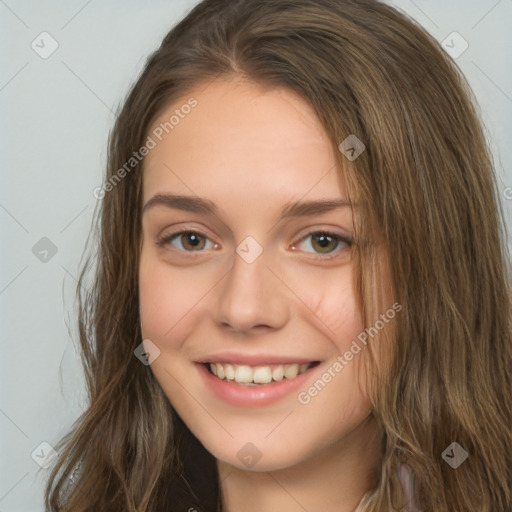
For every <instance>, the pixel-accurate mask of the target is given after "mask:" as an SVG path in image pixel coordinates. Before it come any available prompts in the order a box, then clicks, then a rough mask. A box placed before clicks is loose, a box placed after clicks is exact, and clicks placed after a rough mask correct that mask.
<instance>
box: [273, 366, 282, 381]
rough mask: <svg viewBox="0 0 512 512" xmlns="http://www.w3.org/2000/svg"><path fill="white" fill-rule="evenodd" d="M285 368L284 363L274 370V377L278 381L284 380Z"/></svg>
mask: <svg viewBox="0 0 512 512" xmlns="http://www.w3.org/2000/svg"><path fill="white" fill-rule="evenodd" d="M283 377H284V368H283V365H280V366H278V367H277V368H274V369H273V370H272V378H273V379H274V380H275V381H276V382H277V381H280V380H283Z"/></svg>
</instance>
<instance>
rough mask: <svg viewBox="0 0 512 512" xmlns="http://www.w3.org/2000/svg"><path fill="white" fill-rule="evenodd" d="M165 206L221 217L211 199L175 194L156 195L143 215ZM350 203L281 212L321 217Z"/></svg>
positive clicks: (298, 204)
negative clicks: (158, 206) (156, 207)
mask: <svg viewBox="0 0 512 512" xmlns="http://www.w3.org/2000/svg"><path fill="white" fill-rule="evenodd" d="M157 205H160V206H165V207H167V208H174V209H177V210H183V211H186V212H192V213H202V214H206V215H215V216H219V209H218V208H217V205H216V204H215V203H213V202H212V201H210V200H209V199H204V198H201V197H197V196H195V197H194V196H185V195H174V194H156V195H155V196H153V197H152V198H151V199H149V201H148V202H147V203H146V204H145V205H144V207H143V208H142V214H144V212H145V211H147V210H148V209H149V208H152V207H154V206H157ZM350 206H352V205H351V204H350V202H349V201H348V200H347V199H345V198H334V199H321V200H316V201H294V202H291V203H288V204H287V205H285V207H284V208H283V210H282V211H281V215H280V217H281V218H282V219H286V218H291V217H308V216H311V215H319V214H322V213H326V212H329V211H332V210H335V209H337V208H343V207H350Z"/></svg>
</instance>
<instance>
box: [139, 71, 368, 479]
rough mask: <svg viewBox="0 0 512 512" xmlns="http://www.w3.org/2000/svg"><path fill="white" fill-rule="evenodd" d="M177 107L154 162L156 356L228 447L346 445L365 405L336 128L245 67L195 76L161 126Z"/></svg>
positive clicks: (151, 296)
mask: <svg viewBox="0 0 512 512" xmlns="http://www.w3.org/2000/svg"><path fill="white" fill-rule="evenodd" d="M191 97H193V98H194V99H195V102H197V103H195V102H194V101H189V98H191ZM187 102H188V104H194V105H195V106H194V107H193V108H183V105H186V104H187ZM177 109H178V111H179V112H180V113H181V115H179V116H178V117H179V122H177V123H176V124H174V123H173V128H172V130H169V133H168V134H167V135H166V136H165V137H162V140H161V141H158V139H155V137H153V138H154V139H155V140H156V142H157V144H156V147H154V148H153V149H151V151H150V152H149V154H148V155H147V156H146V159H145V163H144V176H143V204H144V205H146V206H145V209H144V212H143V218H142V226H143V243H142V253H141V261H140V269H139V285H140V296H139V299H140V315H141V323H142V333H143V338H144V339H145V342H144V343H145V347H146V348H147V349H148V350H149V351H151V349H152V347H154V346H156V347H158V350H159V351H160V354H159V355H158V357H157V358H156V359H155V360H154V362H153V363H152V364H151V370H152V371H153V374H154V376H155V377H156V379H157V380H158V382H159V383H160V385H161V387H162V389H163V390H164V392H165V394H166V395H167V397H168V398H169V400H170V402H171V403H172V405H173V407H174V408H175V409H176V411H177V412H178V414H179V415H180V417H181V418H182V419H183V421H184V422H185V423H186V424H187V425H188V427H189V428H190V430H191V431H192V432H193V433H194V435H195V436H196V437H197V438H198V439H199V440H200V441H201V442H202V444H203V445H204V446H205V448H206V449H207V450H208V451H209V452H211V453H212V454H213V455H214V456H215V457H216V458H217V459H218V460H220V461H224V462H225V463H228V464H232V465H234V466H237V467H238V468H241V469H252V470H255V471H258V470H259V471H269V470H273V469H282V468H286V467H290V466H293V465H296V464H299V463H300V462H302V461H306V460H308V459H310V458H312V457H314V456H315V455H317V454H320V453H321V452H322V451H324V452H325V451H326V450H333V449H338V448H340V449H341V447H342V446H343V444H344V443H346V440H347V439H348V436H349V433H351V432H353V431H354V430H355V429H356V428H357V427H358V426H359V425H361V424H362V423H363V422H364V420H365V419H366V418H367V417H368V414H369V412H370V409H371V406H370V403H369V400H368V397H367V394H366V392H365V386H364V384H363V381H362V364H363V363H362V361H363V359H364V357H365V353H366V352H367V350H368V349H367V348H366V347H365V345H364V344H363V343H362V342H361V341H358V336H360V334H361V332H362V331H363V324H362V321H361V318H360V315H359V312H358V310H357V306H356V296H355V291H354V277H355V276H354V270H353V257H352V247H351V238H352V236H353V230H354V225H353V222H354V221H353V213H352V209H351V207H350V206H349V205H348V204H347V202H346V196H345V192H344V191H343V190H342V187H341V184H340V180H339V177H338V174H339V172H340V169H339V168H337V163H336V162H337V160H336V158H335V153H334V150H333V148H332V147H331V144H330V143H329V141H328V138H327V135H326V134H325V132H324V130H323V128H322V126H321V125H320V122H319V121H318V119H317V117H316V116H315V114H314V112H313V110H312V109H311V107H310V106H309V105H308V104H307V103H306V102H305V101H304V100H302V99H301V98H299V97H298V96H296V95H295V94H294V93H293V92H291V91H288V90H286V89H273V90H271V91H264V90H262V89H261V88H259V87H258V86H256V85H255V84H254V83H250V82H247V81H242V80H241V79H239V78H236V79H231V80H225V81H221V80H219V81H214V82H212V83H210V84H209V85H208V86H207V87H206V88H205V87H204V86H203V87H198V88H196V89H195V90H193V91H191V92H190V94H187V96H186V97H184V98H183V99H182V100H180V101H178V102H176V103H175V104H173V105H172V107H170V108H169V109H167V110H166V111H165V112H163V113H162V114H161V116H160V117H159V118H158V119H157V120H156V122H155V124H154V126H158V125H160V123H164V122H166V121H167V122H168V121H169V119H170V118H171V116H172V115H173V114H175V113H176V112H175V111H176V110H177ZM174 121H176V119H175V120H174ZM164 133H165V132H164ZM360 339H361V337H360V338H359V340H360ZM148 340H150V342H149V341H148ZM356 347H359V351H357V348H356ZM209 363H217V364H216V365H214V366H213V367H212V366H210V364H209ZM211 371H213V372H215V373H216V374H217V375H214V374H213V373H211ZM297 371H298V372H299V374H298V375H297ZM221 377H223V378H222V379H221ZM269 380H270V382H268V381H269ZM239 381H241V382H239Z"/></svg>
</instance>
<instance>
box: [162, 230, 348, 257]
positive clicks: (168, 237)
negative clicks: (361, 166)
mask: <svg viewBox="0 0 512 512" xmlns="http://www.w3.org/2000/svg"><path fill="white" fill-rule="evenodd" d="M186 233H192V234H195V235H199V236H200V237H202V238H205V239H206V240H209V241H210V242H212V243H213V244H214V248H217V247H218V246H219V244H218V243H216V242H214V241H213V240H211V238H210V237H209V236H208V235H206V234H204V233H203V232H201V231H200V230H199V229H196V228H187V227H182V228H180V229H178V230H176V231H173V232H171V233H166V234H164V235H162V236H159V237H158V239H157V241H156V243H157V245H158V246H159V247H163V246H165V245H167V244H170V242H171V241H172V240H174V239H175V238H178V237H179V236H180V235H183V234H186ZM320 233H322V234H325V235H327V236H329V237H332V238H335V239H337V240H338V241H339V242H341V243H342V244H343V243H344V244H346V245H347V246H348V247H350V246H351V245H352V243H353V240H352V237H351V236H350V235H348V234H341V233H337V232H335V231H333V230H332V229H330V228H328V229H322V228H313V229H309V230H308V231H307V232H305V233H303V234H302V235H300V236H299V237H298V238H297V239H296V241H295V242H293V243H292V244H291V247H292V250H295V246H296V245H297V244H298V243H300V242H302V241H304V240H305V239H306V238H308V237H310V236H312V235H317V234H320ZM338 245H339V244H338ZM173 249H174V250H177V251H179V252H181V253H187V254H188V255H189V257H196V256H198V255H201V254H202V253H204V252H206V251H208V250H211V249H202V250H199V251H186V250H181V249H176V248H173ZM342 250H343V248H339V247H336V248H335V249H334V250H333V251H332V252H329V253H325V254H322V253H314V252H309V251H305V252H307V253H308V254H310V255H311V256H312V257H313V258H314V259H320V260H329V259H332V258H335V257H336V255H337V254H338V252H340V251H342Z"/></svg>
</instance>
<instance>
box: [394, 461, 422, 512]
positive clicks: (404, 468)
mask: <svg viewBox="0 0 512 512" xmlns="http://www.w3.org/2000/svg"><path fill="white" fill-rule="evenodd" d="M396 473H397V477H398V481H399V482H400V486H401V487H402V493H403V495H404V512H423V511H422V510H420V509H419V508H418V506H417V505H416V502H415V500H414V473H413V471H412V468H411V466H409V464H407V463H405V462H402V463H401V464H400V465H399V466H398V469H397V472H396Z"/></svg>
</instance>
